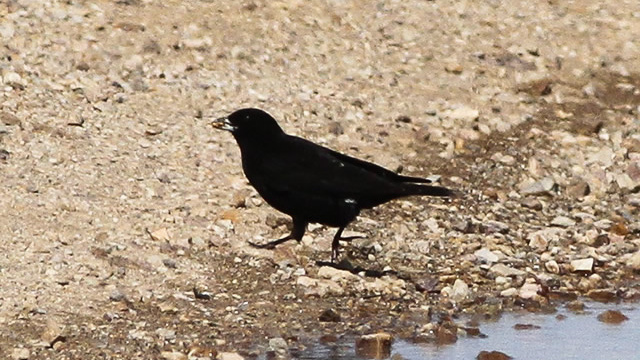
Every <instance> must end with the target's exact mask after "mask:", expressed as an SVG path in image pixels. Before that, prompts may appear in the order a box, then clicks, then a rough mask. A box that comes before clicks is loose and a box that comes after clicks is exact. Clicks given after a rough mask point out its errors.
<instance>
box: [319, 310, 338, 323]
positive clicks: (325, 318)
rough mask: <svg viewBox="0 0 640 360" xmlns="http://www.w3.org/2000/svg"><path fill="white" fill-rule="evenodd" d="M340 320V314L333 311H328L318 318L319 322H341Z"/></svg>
mask: <svg viewBox="0 0 640 360" xmlns="http://www.w3.org/2000/svg"><path fill="white" fill-rule="evenodd" d="M340 320H341V318H340V314H338V313H337V312H336V311H335V310H333V309H326V310H325V311H323V312H322V314H320V316H319V317H318V321H321V322H340Z"/></svg>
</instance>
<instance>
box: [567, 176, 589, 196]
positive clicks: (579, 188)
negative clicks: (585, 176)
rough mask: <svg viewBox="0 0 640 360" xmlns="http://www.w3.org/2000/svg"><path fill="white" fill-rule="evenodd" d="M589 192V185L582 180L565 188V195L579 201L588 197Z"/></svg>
mask: <svg viewBox="0 0 640 360" xmlns="http://www.w3.org/2000/svg"><path fill="white" fill-rule="evenodd" d="M590 192H591V189H590V188H589V184H588V183H587V182H586V181H584V180H580V181H577V182H575V183H573V184H571V185H569V186H567V190H566V193H567V195H568V196H569V197H572V198H574V199H581V198H583V197H585V196H587V195H589V193H590Z"/></svg>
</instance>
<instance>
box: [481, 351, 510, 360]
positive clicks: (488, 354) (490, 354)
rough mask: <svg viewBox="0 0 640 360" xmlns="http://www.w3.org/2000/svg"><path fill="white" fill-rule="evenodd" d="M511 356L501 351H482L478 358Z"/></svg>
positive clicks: (505, 358)
mask: <svg viewBox="0 0 640 360" xmlns="http://www.w3.org/2000/svg"><path fill="white" fill-rule="evenodd" d="M509 359H512V357H511V356H509V355H507V354H505V353H503V352H500V351H480V353H479V354H478V356H476V360H509Z"/></svg>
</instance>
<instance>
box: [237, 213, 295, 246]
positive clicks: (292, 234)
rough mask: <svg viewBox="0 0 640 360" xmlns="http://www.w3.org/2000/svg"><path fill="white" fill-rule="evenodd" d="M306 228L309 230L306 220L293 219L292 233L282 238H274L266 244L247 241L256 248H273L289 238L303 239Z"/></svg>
mask: <svg viewBox="0 0 640 360" xmlns="http://www.w3.org/2000/svg"><path fill="white" fill-rule="evenodd" d="M306 230H307V222H306V221H302V220H296V219H293V230H291V234H289V235H287V236H285V237H283V238H282V239H278V240H273V241H270V242H268V243H266V244H256V243H253V242H251V241H247V242H248V243H249V245H251V246H253V247H254V248H258V249H273V248H275V247H276V246H278V245H280V244H282V243H283V242H287V241H289V240H296V241H300V240H302V236H303V235H304V232H305V231H306Z"/></svg>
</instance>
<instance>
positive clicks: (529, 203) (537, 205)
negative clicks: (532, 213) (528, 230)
mask: <svg viewBox="0 0 640 360" xmlns="http://www.w3.org/2000/svg"><path fill="white" fill-rule="evenodd" d="M520 204H521V205H522V207H525V208H527V209H532V210H536V211H540V210H542V202H540V200H538V199H536V198H532V197H528V198H524V199H523V200H522V202H520Z"/></svg>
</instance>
